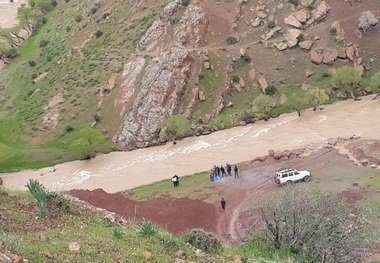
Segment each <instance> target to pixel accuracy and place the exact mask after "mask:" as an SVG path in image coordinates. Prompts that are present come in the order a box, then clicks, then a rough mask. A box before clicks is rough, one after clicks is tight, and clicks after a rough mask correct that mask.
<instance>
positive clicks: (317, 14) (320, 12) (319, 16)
mask: <svg viewBox="0 0 380 263" xmlns="http://www.w3.org/2000/svg"><path fill="white" fill-rule="evenodd" d="M330 10H331V7H330V6H329V5H328V4H327V3H326V2H325V1H322V2H321V3H320V4H319V5H318V7H317V8H316V9H315V10H314V12H313V15H312V17H311V18H310V19H309V20H308V21H307V22H306V27H309V26H311V25H314V24H317V23H319V22H321V21H323V20H324V19H325V18H326V16H327V14H328V12H329V11H330Z"/></svg>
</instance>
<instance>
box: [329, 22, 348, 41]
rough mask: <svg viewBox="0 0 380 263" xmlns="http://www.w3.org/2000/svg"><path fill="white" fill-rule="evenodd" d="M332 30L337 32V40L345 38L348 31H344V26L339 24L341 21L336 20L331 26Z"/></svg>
mask: <svg viewBox="0 0 380 263" xmlns="http://www.w3.org/2000/svg"><path fill="white" fill-rule="evenodd" d="M330 30H331V32H334V33H335V40H336V41H338V42H342V41H344V40H345V37H346V33H345V32H344V29H343V27H342V26H341V25H340V24H339V22H337V21H335V22H334V23H332V24H331V28H330Z"/></svg>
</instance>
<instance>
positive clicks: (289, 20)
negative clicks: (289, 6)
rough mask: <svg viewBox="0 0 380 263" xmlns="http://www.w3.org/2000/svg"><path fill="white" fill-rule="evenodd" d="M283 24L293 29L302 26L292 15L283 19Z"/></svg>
mask: <svg viewBox="0 0 380 263" xmlns="http://www.w3.org/2000/svg"><path fill="white" fill-rule="evenodd" d="M284 22H285V24H287V25H289V26H292V27H295V28H301V27H302V24H301V22H300V21H298V20H297V18H295V17H294V16H293V15H290V16H288V17H286V18H285V19H284Z"/></svg>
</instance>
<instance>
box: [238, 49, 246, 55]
mask: <svg viewBox="0 0 380 263" xmlns="http://www.w3.org/2000/svg"><path fill="white" fill-rule="evenodd" d="M239 53H240V56H244V55H245V53H246V50H245V48H241V49H239Z"/></svg>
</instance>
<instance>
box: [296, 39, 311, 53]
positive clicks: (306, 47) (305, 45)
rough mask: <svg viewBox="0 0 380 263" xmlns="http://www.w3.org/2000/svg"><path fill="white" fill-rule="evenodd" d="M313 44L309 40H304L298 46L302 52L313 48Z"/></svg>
mask: <svg viewBox="0 0 380 263" xmlns="http://www.w3.org/2000/svg"><path fill="white" fill-rule="evenodd" d="M313 43H314V42H313V41H311V40H305V41H302V42H300V43H299V44H298V46H299V47H300V48H302V49H303V50H306V51H309V50H310V49H311V47H312V46H313Z"/></svg>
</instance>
